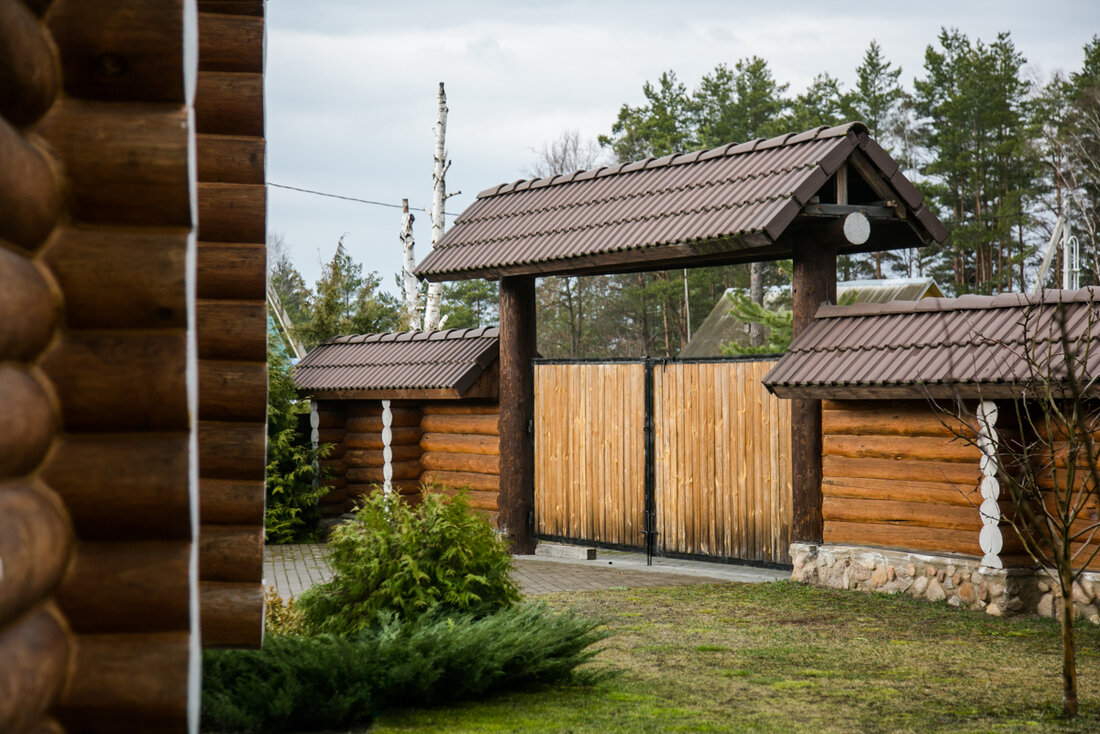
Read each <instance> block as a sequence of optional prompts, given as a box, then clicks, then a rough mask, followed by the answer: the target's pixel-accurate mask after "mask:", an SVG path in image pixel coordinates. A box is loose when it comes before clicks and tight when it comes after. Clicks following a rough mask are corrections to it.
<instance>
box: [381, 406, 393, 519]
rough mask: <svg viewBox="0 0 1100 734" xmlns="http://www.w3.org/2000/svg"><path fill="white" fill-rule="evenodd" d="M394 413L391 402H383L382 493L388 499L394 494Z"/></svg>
mask: <svg viewBox="0 0 1100 734" xmlns="http://www.w3.org/2000/svg"><path fill="white" fill-rule="evenodd" d="M392 425H393V411H391V410H390V401H389V400H383V401H382V493H383V494H384V495H386V496H387V497H388V496H389V495H390V493H391V492H393V449H392V448H390V445H391V444H392V443H393V428H391V426H392Z"/></svg>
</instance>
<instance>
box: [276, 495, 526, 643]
mask: <svg viewBox="0 0 1100 734" xmlns="http://www.w3.org/2000/svg"><path fill="white" fill-rule="evenodd" d="M329 548H330V550H331V555H330V556H329V564H330V565H331V567H332V570H333V578H332V580H331V581H329V582H328V583H325V584H321V585H318V586H314V587H313V588H311V589H309V590H308V591H306V592H305V593H303V594H302V596H301V597H300V598H299V600H298V608H299V609H300V610H301V612H302V616H303V619H304V622H305V625H306V627H307V629H309V630H310V631H311V632H313V633H331V634H336V635H343V636H352V635H355V634H358V633H360V632H362V631H364V630H367V629H371V628H373V627H376V626H377V625H379V624H380V623H382V622H383V621H385V620H388V619H390V618H396V619H398V620H399V621H403V622H413V621H416V620H417V619H418V618H420V617H421V616H422V615H424V614H426V613H429V612H431V613H441V614H448V613H451V614H454V613H461V614H470V615H474V616H479V615H485V614H489V613H492V612H495V611H498V610H501V609H507V608H509V607H511V606H512V605H513V604H515V603H516V602H517V601H519V598H520V595H519V589H518V588H517V587H516V584H515V582H514V581H512V579H511V577H510V576H509V572H510V571H511V569H512V558H511V556H510V555H509V553H508V549H507V547H506V546H505V544H504V541H503V540H502V539H501V538H500V537H499V536H498V535H497V533H496V532H495V531H494V530H493V528H492V526H490V524H489V522H488V520H487V519H486V518H485V517H484V516H483V515H481V514H480V513H477V512H475V511H474V510H473V509H472V508H471V507H470V505H469V503H468V502H467V501H466V499H465V497H464V496H463V495H462V494H459V495H458V496H456V497H454V498H449V497H447V496H445V495H443V494H440V493H434V492H432V491H431V488H429V487H426V488H425V491H424V500H423V502H421V503H420V504H419V505H418V506H416V507H412V506H409V505H408V504H407V503H405V502H402V501H401V499H400V498H399V497H398V496H397V494H396V493H394V494H391V495H389V496H385V495H383V494H382V493H381V492H376V493H375V494H374V495H373V496H371V497H370V498H369V499H367V500H366V501H365V502H364V503H363V505H362V506H361V507H360V509H359V511H358V512H357V513H356V514H355V519H354V520H352V521H351V522H348V523H346V524H344V525H341V526H339V527H338V528H336V530H334V531H333V534H332V537H331V538H330V539H329Z"/></svg>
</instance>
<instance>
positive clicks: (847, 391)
mask: <svg viewBox="0 0 1100 734" xmlns="http://www.w3.org/2000/svg"><path fill="white" fill-rule="evenodd" d="M1063 307H1064V308H1065V309H1066V319H1067V330H1068V332H1069V335H1070V336H1071V338H1072V339H1073V340H1074V342H1075V343H1078V344H1079V345H1080V346H1079V347H1078V349H1079V351H1078V352H1077V353H1078V354H1079V355H1082V360H1083V362H1084V364H1083V369H1082V370H1080V371H1081V372H1082V373H1083V374H1084V375H1087V376H1091V375H1100V324H1098V321H1097V320H1098V319H1100V287H1091V288H1084V289H1082V290H1079V291H1057V290H1055V291H1047V292H1045V293H1044V294H1043V295H1041V296H1034V297H1029V296H1025V295H1023V294H1018V293H1006V294H1003V295H999V296H963V297H961V298H955V299H950V298H926V299H924V300H922V301H910V302H901V301H897V302H892V303H885V304H874V303H869V304H857V305H853V306H822V307H821V308H820V309H819V310H818V312H817V318H816V320H815V322H814V324H813V325H812V326H811V327H810V328H808V329H806V331H804V332H803V333H802V334H800V335H799V336H798V338H797V339H795V340H794V342H793V343H792V344H791V346H790V349H789V350H788V351H787V353H786V354H785V355H784V356H783V358H782V359H780V360H779V362H777V363H776V365H775V366H774V367H773V368H772V369H771V371H770V372H769V373H768V374H767V375H766V376H765V377H764V385H765V386H767V388H768V389H769V390H770V391H772V392H773V393H775V394H776V395H778V396H780V397H784V398H814V399H816V398H829V399H838V400H840V399H848V398H851V399H862V398H876V397H882V398H925V397H936V398H945V397H956V396H957V397H988V398H1002V397H1018V396H1019V395H1020V394H1021V391H1023V390H1026V389H1027V386H1028V384H1029V383H1032V382H1033V381H1034V375H1033V373H1032V370H1031V369H1030V366H1031V365H1033V364H1038V365H1042V366H1043V367H1044V369H1045V370H1046V372H1048V373H1049V374H1051V375H1052V376H1054V377H1055V378H1060V377H1064V376H1065V375H1066V365H1065V362H1064V359H1063V357H1062V351H1061V348H1060V347H1059V346H1058V343H1057V342H1058V339H1059V338H1060V330H1059V328H1058V326H1057V321H1056V315H1057V313H1058V311H1059V309H1060V308H1063ZM1094 325H1095V326H1094ZM1029 351H1030V353H1031V355H1033V358H1030V359H1029V358H1028V357H1027V356H1025V355H1026V354H1027V353H1028V352H1029Z"/></svg>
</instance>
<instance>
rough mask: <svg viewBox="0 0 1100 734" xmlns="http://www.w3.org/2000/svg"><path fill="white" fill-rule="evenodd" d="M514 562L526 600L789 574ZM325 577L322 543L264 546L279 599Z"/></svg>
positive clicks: (603, 558) (613, 556)
mask: <svg viewBox="0 0 1100 734" xmlns="http://www.w3.org/2000/svg"><path fill="white" fill-rule="evenodd" d="M515 561H516V568H515V571H514V578H515V580H516V583H518V584H519V587H520V589H521V590H522V591H523V593H524V595H526V596H538V595H540V594H551V593H554V592H557V591H595V590H598V589H610V588H615V587H627V588H645V587H654V586H682V585H686V584H715V583H724V582H730V581H738V582H743V583H753V582H762V581H775V580H777V579H783V578H788V577H789V575H790V574H789V572H787V571H782V570H775V569H762V568H753V567H749V566H736V565H732V564H726V563H705V562H701V561H680V560H674V559H668V558H654V559H653V565H652V566H648V565H646V561H645V556H643V555H641V554H639V553H623V552H620V551H600V552H599V554H598V556H597V559H596V560H593V561H584V560H573V559H566V558H551V557H546V556H517V557H516V559H515ZM331 576H332V571H331V570H330V569H329V566H328V548H327V547H326V546H325V545H323V544H302V545H269V546H267V547H265V548H264V583H265V584H267V585H269V586H274V587H275V589H276V590H277V591H278V592H279V596H282V597H284V598H287V597H292V596H298V595H299V594H300V593H302V592H303V591H305V590H306V589H308V588H309V587H310V586H313V585H314V584H319V583H322V582H324V581H327V580H328V579H329V578H331Z"/></svg>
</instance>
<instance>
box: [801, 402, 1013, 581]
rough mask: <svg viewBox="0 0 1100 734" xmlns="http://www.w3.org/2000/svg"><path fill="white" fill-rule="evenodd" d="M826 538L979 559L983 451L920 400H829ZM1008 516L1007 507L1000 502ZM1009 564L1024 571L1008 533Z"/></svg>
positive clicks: (825, 466) (1005, 553) (825, 427)
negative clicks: (956, 431)
mask: <svg viewBox="0 0 1100 734" xmlns="http://www.w3.org/2000/svg"><path fill="white" fill-rule="evenodd" d="M822 415H823V424H822V425H823V447H822V453H823V457H822V467H823V472H822V482H821V491H822V495H823V503H822V517H823V520H824V541H825V543H826V544H837V545H868V546H880V547H888V548H889V547H892V548H903V549H907V550H916V551H924V552H928V553H953V554H961V555H966V556H974V557H978V558H980V557H981V555H982V552H981V549H980V547H979V545H978V533H979V532H980V531H981V528H982V521H981V516H980V514H979V512H978V507H979V506H980V505H981V503H982V497H981V493H980V491H979V489H978V487H979V483H980V481H981V477H982V473H981V469H980V468H979V460H980V452H979V451H978V449H977V447H975V446H973V445H972V444H970V443H967V442H966V441H963V440H961V439H957V438H956V434H955V433H954V430H967V429H966V428H965V426H963V424H962V423H960V422H956V425H955V426H954V428H951V427H948V425H946V424H945V421H947V420H949V418H948V416H946V415H945V414H940V413H937V412H936V411H935V409H933V408H932V407H930V406H929V405H928V403H927V401H923V400H881V401H868V402H860V401H825V403H824V404H823V413H822ZM1001 506H1002V515H1003V514H1004V513H1005V512H1007V511H1008V510H1009V509H1010V507H1011V502H1009V501H1008V500H1007V499H1006V498H1005V496H1004V495H1002V498H1001ZM1002 535H1003V537H1004V550H1003V551H1002V553H1001V555H1002V560H1003V561H1004V562H1005V566H1011V565H1021V564H1022V565H1026V559H1025V558H1024V557H1023V556H1022V555H1021V554H1022V548H1021V546H1020V543H1019V540H1018V539H1017V538H1016V536H1015V533H1014V532H1013V531H1012V529H1011V528H1010V527H1003V528H1002Z"/></svg>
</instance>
